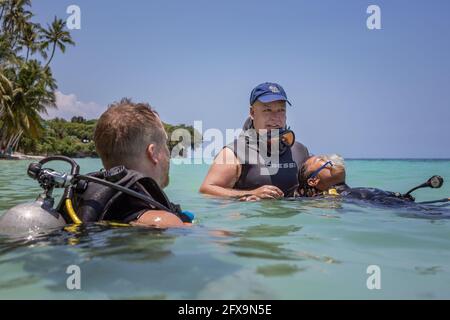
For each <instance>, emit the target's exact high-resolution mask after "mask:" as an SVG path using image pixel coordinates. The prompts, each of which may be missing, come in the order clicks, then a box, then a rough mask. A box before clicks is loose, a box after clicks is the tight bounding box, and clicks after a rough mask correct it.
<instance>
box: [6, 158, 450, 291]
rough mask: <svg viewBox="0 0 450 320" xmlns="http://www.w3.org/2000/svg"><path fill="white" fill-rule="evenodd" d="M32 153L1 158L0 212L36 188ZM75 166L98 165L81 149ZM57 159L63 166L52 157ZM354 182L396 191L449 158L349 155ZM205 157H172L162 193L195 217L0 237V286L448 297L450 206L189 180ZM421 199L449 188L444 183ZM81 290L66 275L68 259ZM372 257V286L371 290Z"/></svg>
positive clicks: (447, 172)
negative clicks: (238, 198)
mask: <svg viewBox="0 0 450 320" xmlns="http://www.w3.org/2000/svg"><path fill="white" fill-rule="evenodd" d="M28 163H29V161H0V214H1V213H3V212H4V211H5V210H6V209H7V208H9V207H11V206H13V205H15V204H18V203H21V202H24V201H30V200H33V199H34V198H35V197H36V195H37V194H38V192H39V191H40V189H39V187H38V186H37V184H36V183H35V182H34V181H32V180H31V179H30V178H28V177H27V176H26V168H27V165H28ZM79 164H80V165H81V168H82V172H90V171H94V170H97V169H99V168H100V166H101V164H100V162H99V161H98V160H95V159H81V160H79ZM53 168H54V169H62V167H60V166H58V165H56V164H55V165H54V166H53ZM347 168H348V182H349V184H350V185H351V186H372V187H378V188H383V189H387V190H393V191H400V192H405V191H407V190H408V189H409V188H411V187H413V186H415V185H417V184H419V183H421V182H423V181H425V180H426V179H427V178H429V177H430V176H431V175H433V174H439V175H441V176H443V177H444V179H446V180H448V181H449V182H450V161H444V160H441V161H431V160H428V161H406V160H395V161H394V160H380V161H374V160H371V161H367V160H351V161H347ZM207 170H208V166H207V165H174V164H172V166H171V185H170V187H169V188H168V189H167V193H168V194H169V197H170V198H171V200H172V201H173V202H176V203H181V204H183V209H186V210H190V211H194V212H195V213H196V216H197V222H196V226H194V227H192V228H188V229H178V230H166V231H155V230H149V229H144V228H111V227H107V226H103V225H93V226H89V227H80V228H78V229H77V230H72V231H70V232H69V231H59V230H56V231H54V232H51V233H50V234H46V235H42V236H39V237H34V238H29V239H23V238H16V239H13V238H7V237H4V236H3V237H0V298H7V299H10V298H25V299H29V298H31V299H34V298H50V299H78V298H80V299H81V298H94V299H95V298H112V299H119V298H120V299H121V298H124V299H130V298H153V299H199V298H203V299H228V298H230V299H244V298H245V299H264V298H273V299H309V298H325V299H328V298H343V299H346V298H358V299H372V298H374V299H381V298H387V299H393V298H412V299H415V298H426V299H435V298H447V299H448V298H450V224H449V223H450V220H449V219H448V216H447V214H449V213H448V212H449V210H450V208H449V207H448V206H444V207H438V209H435V211H436V210H437V212H438V213H439V214H437V215H430V214H426V212H422V211H421V210H414V209H405V208H397V209H393V208H388V207H376V206H370V205H367V204H365V203H343V202H341V201H337V200H331V201H328V200H308V201H286V200H284V201H263V202H259V203H240V202H235V201H229V200H218V199H212V198H205V197H203V196H201V195H199V194H198V193H197V189H198V187H199V185H200V183H201V181H202V179H203V177H204V176H205V174H206V172H207ZM415 196H416V198H417V200H418V201H426V200H434V199H440V198H446V197H448V196H450V183H448V184H444V186H443V187H442V188H441V189H438V190H436V189H435V190H431V189H428V190H419V191H418V192H416V193H415ZM73 264H75V265H78V266H79V267H80V269H81V287H82V288H81V290H75V291H71V290H68V289H67V287H66V280H67V277H68V276H69V275H68V274H66V270H67V267H68V266H69V265H73ZM369 265H378V266H379V267H380V270H381V289H380V290H369V289H368V288H367V286H366V281H367V278H368V277H369V275H368V274H367V273H366V270H367V267H368V266H369Z"/></svg>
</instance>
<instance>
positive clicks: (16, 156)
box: [0, 152, 450, 161]
mask: <svg viewBox="0 0 450 320" xmlns="http://www.w3.org/2000/svg"><path fill="white" fill-rule="evenodd" d="M49 156H50V155H49ZM49 156H46V155H30V154H24V153H21V152H14V153H13V154H12V156H11V157H0V161H1V160H6V161H14V160H42V159H44V158H46V157H49ZM69 158H73V159H87V158H89V159H99V157H91V156H86V157H69ZM344 159H345V160H346V161H450V158H344ZM206 160H207V159H206Z"/></svg>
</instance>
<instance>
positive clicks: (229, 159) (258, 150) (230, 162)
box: [200, 82, 309, 200]
mask: <svg viewBox="0 0 450 320" xmlns="http://www.w3.org/2000/svg"><path fill="white" fill-rule="evenodd" d="M286 103H288V104H289V105H291V103H290V102H289V101H288V99H287V96H286V93H285V91H284V90H283V88H282V87H281V86H280V85H279V84H276V83H269V82H266V83H262V84H260V85H258V86H257V87H256V88H255V89H253V90H252V92H251V95H250V117H249V119H248V120H247V121H246V124H245V125H244V131H243V133H242V134H241V135H240V136H239V137H238V138H237V139H235V141H234V142H233V143H231V144H230V145H227V146H225V147H224V148H223V149H222V151H221V152H220V153H219V154H218V155H217V156H216V158H215V159H214V163H213V164H212V165H211V167H210V169H209V172H208V174H207V176H206V178H205V180H204V181H203V183H202V185H201V187H200V192H201V193H204V194H209V195H213V196H220V197H234V198H239V199H243V200H258V199H278V198H282V197H284V196H289V195H291V193H292V192H294V190H295V189H296V187H297V185H298V178H297V177H298V172H299V169H300V168H301V166H302V164H303V163H304V162H305V161H306V159H307V158H308V157H309V153H308V149H307V148H306V147H305V146H304V145H303V144H301V143H299V142H296V141H295V136H294V135H293V133H292V131H290V130H287V128H286ZM284 136H286V137H289V136H290V138H288V139H284V138H283V137H284ZM275 138H278V140H277V139H275ZM289 140H291V141H290V142H289V143H286V141H289ZM263 141H264V142H265V143H261V142H263ZM273 141H283V143H279V145H278V143H273Z"/></svg>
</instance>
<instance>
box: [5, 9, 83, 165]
mask: <svg viewBox="0 0 450 320" xmlns="http://www.w3.org/2000/svg"><path fill="white" fill-rule="evenodd" d="M30 9H31V1H30V0H0V149H2V150H3V149H5V150H10V149H12V150H14V149H15V148H16V147H17V146H18V144H19V143H20V140H21V138H22V137H28V139H39V138H41V137H42V136H43V135H44V133H45V132H44V130H43V127H42V119H41V117H40V114H42V113H46V112H47V108H52V107H56V106H55V90H56V89H57V84H56V80H55V79H54V78H53V75H52V72H51V69H50V67H49V65H50V62H51V61H52V59H53V57H54V54H55V52H56V49H59V51H61V52H62V53H64V52H65V50H66V45H74V42H73V40H72V39H71V36H70V33H69V31H67V30H65V22H64V21H63V20H61V19H58V18H56V17H55V19H54V21H53V22H52V24H51V25H49V26H48V29H45V28H42V27H41V26H40V24H38V23H35V22H33V21H32V20H31V19H32V18H33V13H32V12H31V11H30ZM49 53H50V57H49V58H48V55H49ZM45 134H46V133H45ZM22 145H24V146H27V148H38V146H35V147H33V145H34V143H33V142H32V141H24V142H23V144H22ZM83 147H84V146H83ZM0 156H1V155H0Z"/></svg>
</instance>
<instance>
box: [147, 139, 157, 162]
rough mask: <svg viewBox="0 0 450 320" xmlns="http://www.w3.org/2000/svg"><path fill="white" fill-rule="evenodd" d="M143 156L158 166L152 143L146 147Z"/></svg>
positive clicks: (154, 147)
mask: <svg viewBox="0 0 450 320" xmlns="http://www.w3.org/2000/svg"><path fill="white" fill-rule="evenodd" d="M145 155H146V156H147V158H148V159H149V160H150V162H152V163H153V164H154V165H156V164H158V162H159V160H158V158H157V154H156V146H155V145H154V144H153V143H152V144H149V145H148V146H147V149H146V150H145Z"/></svg>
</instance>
